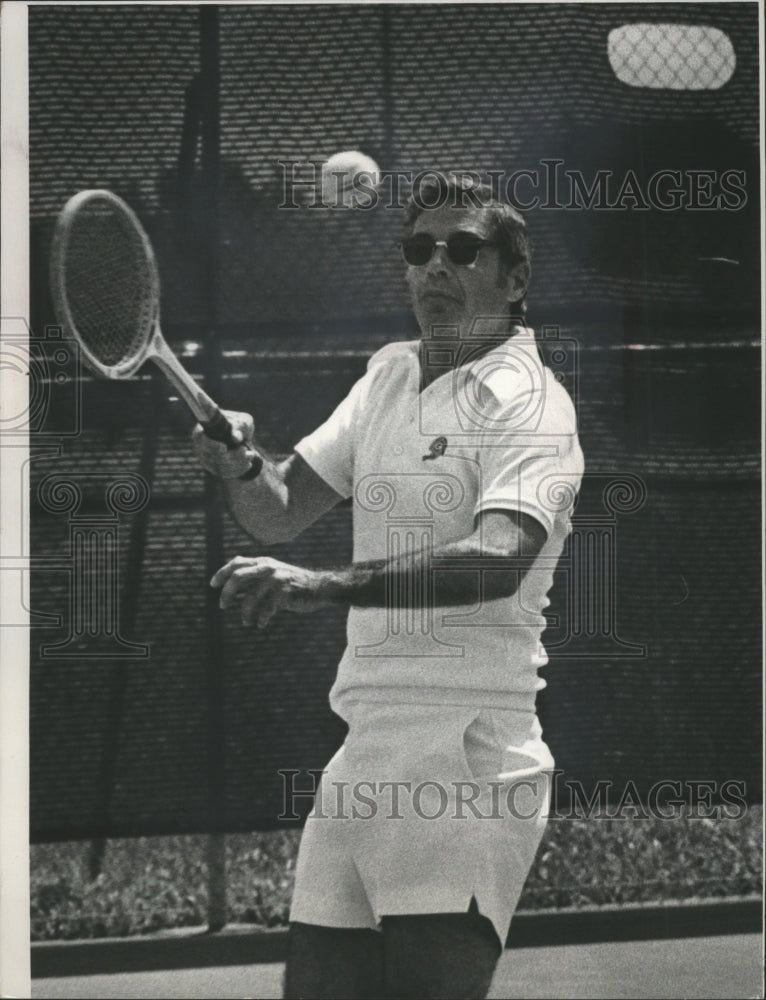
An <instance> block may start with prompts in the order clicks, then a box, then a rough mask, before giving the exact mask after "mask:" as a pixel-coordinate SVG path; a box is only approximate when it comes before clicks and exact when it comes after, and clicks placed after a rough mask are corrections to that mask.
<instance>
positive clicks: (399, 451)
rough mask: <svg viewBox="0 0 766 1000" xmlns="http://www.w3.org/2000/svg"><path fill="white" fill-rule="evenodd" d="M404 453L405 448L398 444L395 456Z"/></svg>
mask: <svg viewBox="0 0 766 1000" xmlns="http://www.w3.org/2000/svg"><path fill="white" fill-rule="evenodd" d="M403 451H404V448H402V446H401V445H400V444H398V445H397V446H396V447H395V448H394V454H395V455H401V453H402V452H403Z"/></svg>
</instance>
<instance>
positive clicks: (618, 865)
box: [30, 807, 763, 940]
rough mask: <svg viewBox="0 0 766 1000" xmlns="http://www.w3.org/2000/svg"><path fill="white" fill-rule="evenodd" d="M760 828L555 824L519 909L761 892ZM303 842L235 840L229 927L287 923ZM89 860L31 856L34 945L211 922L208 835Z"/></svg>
mask: <svg viewBox="0 0 766 1000" xmlns="http://www.w3.org/2000/svg"><path fill="white" fill-rule="evenodd" d="M762 823H763V809H762V807H753V808H751V809H749V810H748V811H747V812H746V813H745V815H744V816H743V817H742V818H741V819H716V820H711V819H688V818H677V819H672V820H658V819H642V820H627V819H621V820H596V819H589V820H584V819H582V820H557V821H552V822H550V823H549V825H548V829H547V831H546V834H545V837H544V839H543V842H542V844H541V846H540V851H539V853H538V856H537V861H536V864H535V866H534V868H533V870H532V872H531V874H530V876H529V879H528V880H527V884H526V886H525V888H524V892H523V895H522V897H521V902H520V908H521V909H528V910H529V909H535V910H537V909H546V908H552V907H564V906H591V905H603V904H607V903H637V902H657V901H671V900H684V899H692V898H695V899H696V898H711V897H724V896H747V895H753V894H759V893H761V892H762V878H763V872H762V841H763V831H762ZM298 840H299V833H298V832H297V831H289V832H280V833H253V834H236V835H231V836H229V837H227V838H226V855H227V888H228V919H229V921H230V922H231V923H246V924H256V925H260V926H263V927H275V926H280V925H283V924H285V923H286V922H287V917H288V913H289V905H290V895H291V892H292V885H293V876H294V867H295V857H296V853H297V848H298ZM87 859H88V844H87V843H62V844H40V845H36V846H34V847H33V848H32V874H31V878H30V893H31V906H32V938H33V940H51V939H57V938H58V939H62V938H92V937H112V936H123V935H134V934H148V933H151V932H153V931H158V930H163V929H166V928H177V927H189V926H200V925H204V924H206V922H207V917H206V906H207V888H206V865H205V837H204V836H188V837H151V838H139V839H135V840H113V841H109V843H108V846H107V851H106V855H105V858H104V864H103V868H102V872H101V874H100V875H99V877H98V878H97V879H96V880H95V881H91V880H90V878H89V875H88V860H87Z"/></svg>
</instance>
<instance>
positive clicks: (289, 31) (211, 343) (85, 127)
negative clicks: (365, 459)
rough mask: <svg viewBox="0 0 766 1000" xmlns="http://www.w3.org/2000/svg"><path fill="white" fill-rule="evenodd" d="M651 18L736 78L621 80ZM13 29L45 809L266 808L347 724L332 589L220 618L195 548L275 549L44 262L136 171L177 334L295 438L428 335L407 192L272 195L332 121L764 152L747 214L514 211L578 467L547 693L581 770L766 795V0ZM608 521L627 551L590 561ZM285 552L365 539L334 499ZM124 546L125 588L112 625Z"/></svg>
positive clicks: (39, 806) (64, 816) (40, 825)
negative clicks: (85, 364)
mask: <svg viewBox="0 0 766 1000" xmlns="http://www.w3.org/2000/svg"><path fill="white" fill-rule="evenodd" d="M634 21H635V22H639V21H640V22H656V23H664V24H667V23H681V24H704V25H711V26H715V27H717V28H719V29H721V30H722V31H724V32H725V33H726V34H727V36H728V37H729V39H730V40H731V43H732V46H733V48H734V51H735V53H736V60H737V61H736V69H735V71H734V74H733V75H732V77H731V79H730V81H729V82H727V83H726V84H725V85H723V86H722V87H720V88H719V89H716V90H694V91H691V90H672V89H651V88H637V87H631V86H628V85H626V84H625V83H622V82H620V81H619V80H618V79H617V77H616V76H615V74H614V72H613V70H612V68H611V67H610V64H609V60H608V58H607V38H608V35H609V32H610V31H611V30H612V29H613V28H616V27H619V26H620V25H623V24H627V23H631V22H634ZM29 34H30V38H29V41H30V142H31V159H30V194H31V205H32V220H31V225H32V234H31V235H32V283H33V287H32V302H33V314H32V336H33V345H32V346H33V352H35V354H34V356H35V357H37V358H38V359H39V366H38V369H37V372H38V374H39V376H40V377H39V379H38V381H37V383H36V386H35V390H34V392H33V414H32V417H33V419H32V424H33V430H34V433H33V440H32V445H33V448H32V452H33V456H34V460H33V461H32V463H31V492H30V496H31V503H32V554H33V568H34V574H33V581H32V620H33V624H34V627H33V629H32V639H31V642H32V647H31V648H32V661H33V662H32V711H31V726H32V772H31V778H32V833H33V838H34V839H36V840H54V839H62V838H80V837H90V836H101V835H112V836H119V835H132V834H139V833H160V832H191V831H203V830H247V829H256V828H267V827H271V826H274V825H275V824H276V823H277V816H278V814H279V812H280V810H281V792H282V785H281V780H280V778H279V775H278V774H277V770H278V769H280V768H292V769H303V768H315V769H321V768H322V766H323V765H324V764H325V763H326V761H327V759H328V758H329V756H330V754H331V753H332V750H333V748H334V747H335V746H336V745H337V743H338V742H339V740H340V739H341V738H342V735H343V727H342V724H341V723H340V721H339V720H337V719H335V718H334V717H333V716H332V714H331V713H330V711H329V708H328V707H327V691H328V689H329V686H330V684H331V682H332V679H333V676H334V671H335V666H336V664H337V660H338V658H339V656H340V653H341V651H342V648H343V619H344V615H343V614H340V613H322V614H321V615H315V616H306V617H300V618H298V617H288V616H281V617H278V618H277V619H276V620H275V622H274V623H273V624H272V626H271V627H270V628H269V629H268V630H267V631H266V632H263V633H260V632H257V631H255V630H245V629H243V628H241V627H240V626H239V625H238V624H237V623H236V621H235V620H234V619H233V618H232V619H226V621H225V622H223V621H221V620H220V619H219V618H218V617H217V616H216V615H215V613H214V611H211V608H210V606H209V600H208V597H207V589H208V588H207V587H206V580H207V579H208V577H209V572H208V569H209V567H210V566H211V565H213V566H215V565H220V563H221V562H223V561H224V559H225V558H228V557H230V556H231V555H233V554H235V553H238V552H242V553H248V554H252V553H257V552H260V551H262V547H259V546H258V545H257V544H256V543H254V542H252V541H250V540H248V539H247V538H245V537H244V536H243V535H242V534H241V533H239V532H238V530H237V529H236V528H235V527H234V526H233V525H232V523H231V521H230V520H229V519H228V518H225V517H224V516H223V515H222V512H221V510H220V504H219V503H218V501H217V500H216V498H215V495H214V493H213V492H212V490H211V489H210V487H209V485H208V486H206V485H205V483H204V480H203V477H202V475H201V474H200V473H199V471H198V469H197V467H196V465H195V463H194V460H193V457H192V454H191V449H190V447H189V443H188V431H189V426H190V425H189V420H188V417H187V416H186V414H185V413H184V412H182V408H181V407H180V406H179V405H178V404H174V403H171V402H169V401H168V398H167V397H168V390H167V387H166V386H165V385H164V384H162V383H161V382H160V381H158V380H156V379H153V378H152V377H150V374H149V372H148V371H147V372H142V373H141V375H140V377H137V378H136V379H134V380H132V381H131V382H129V383H125V384H113V383H109V384H104V383H100V382H96V381H93V380H92V379H90V377H88V376H87V374H83V375H82V376H81V375H78V369H77V367H76V365H75V360H76V359H74V357H73V353H74V352H73V349H72V347H71V345H68V344H67V343H66V338H65V335H64V334H61V337H63V341H62V342H60V340H59V336H60V335H59V331H57V329H56V327H55V317H54V316H53V313H52V308H51V304H50V299H49V294H48V290H47V286H48V281H47V267H48V263H47V262H48V256H49V246H50V238H51V233H52V226H53V222H54V219H55V215H56V213H57V212H58V211H59V210H60V208H61V207H62V205H63V203H64V202H65V201H66V199H67V198H68V197H69V196H70V195H72V194H73V193H75V192H76V191H78V190H80V189H82V188H86V187H108V188H110V189H112V190H113V191H115V192H116V193H117V194H119V195H121V196H122V197H124V198H125V199H127V200H128V201H129V202H130V204H131V205H132V206H133V207H134V208H135V210H136V211H137V212H138V214H139V216H140V217H141V219H142V221H143V223H144V224H145V226H146V228H147V230H148V231H149V233H150V235H151V236H152V239H153V241H154V243H155V247H156V250H157V255H158V259H159V265H160V273H161V277H162V282H163V303H162V316H163V330H164V332H165V335H166V337H167V339H168V340H169V341H170V342H171V343H172V344H173V345H174V347H175V348H176V349H177V350H178V352H179V353H181V354H182V355H183V356H184V360H185V362H186V363H187V364H188V366H189V367H190V369H191V370H192V371H194V372H195V373H199V374H204V375H205V377H206V379H207V381H208V385H209V387H210V389H211V391H212V392H213V394H214V395H215V396H216V398H219V399H220V400H221V402H222V403H223V404H224V405H226V406H228V407H230V408H233V409H244V410H248V411H251V412H253V413H254V415H255V418H256V423H257V426H258V428H259V431H260V434H261V437H262V439H263V440H264V443H265V444H266V445H267V446H270V447H271V448H273V449H274V450H276V451H280V450H281V451H285V450H288V449H289V448H290V447H291V446H292V445H293V444H294V443H295V441H296V440H297V439H298V438H299V437H300V436H301V435H303V434H304V433H307V432H308V431H310V430H312V429H313V428H314V427H315V426H316V425H317V423H319V422H320V421H321V420H322V419H324V417H325V416H326V415H327V414H328V413H329V412H330V411H331V409H332V408H333V406H334V405H335V403H336V402H337V401H339V400H340V399H341V398H342V396H343V395H344V393H345V391H346V390H347V388H348V387H349V386H350V385H351V384H352V382H353V380H354V379H355V378H357V377H358V376H359V375H360V374H361V372H362V371H363V370H364V365H365V362H366V358H367V357H368V356H369V354H370V353H371V351H372V350H373V349H375V348H376V347H377V346H379V345H380V344H382V343H385V342H386V341H388V340H390V339H394V338H397V337H404V336H411V335H413V332H414V331H413V325H412V322H413V321H412V319H411V318H410V316H409V313H408V310H407V304H406V299H405V296H404V284H403V280H402V267H401V264H400V262H399V260H398V257H397V253H396V251H395V247H394V243H395V241H396V239H397V238H398V235H399V231H400V228H401V223H402V214H403V213H402V212H401V210H396V209H391V208H390V207H387V206H386V205H385V204H379V205H378V206H377V207H376V208H375V209H373V210H371V211H332V210H319V211H310V210H307V209H305V208H304V209H300V210H296V211H289V210H285V209H279V208H278V207H277V206H278V205H279V204H280V202H281V201H282V194H281V178H282V170H281V168H280V166H279V162H278V161H279V160H280V159H289V160H300V161H308V160H311V159H319V160H321V159H324V158H327V157H328V156H330V155H332V154H333V153H334V152H337V151H338V150H341V149H347V148H358V149H362V150H364V151H365V152H366V153H368V154H370V155H372V156H374V157H375V158H376V159H377V160H378V162H379V163H380V164H381V166H383V167H385V168H389V169H407V170H413V171H418V170H420V169H424V168H427V167H433V168H438V169H444V170H447V169H473V170H479V171H486V170H504V171H507V172H512V171H514V170H519V169H538V170H540V169H541V167H540V160H541V159H542V158H546V159H553V158H560V159H562V160H563V161H564V168H565V169H568V170H576V169H580V170H582V171H583V172H584V174H585V176H586V178H589V177H592V176H593V174H594V173H595V172H596V171H597V170H599V169H610V170H612V171H614V174H615V177H617V178H622V177H623V176H624V175H625V173H626V171H627V170H629V169H630V170H633V171H635V172H636V175H637V177H638V178H639V180H640V181H641V182H642V183H645V181H646V180H647V179H648V178H649V177H650V176H651V175H652V174H653V173H654V172H656V171H657V170H658V169H678V170H682V171H688V170H695V169H696V170H715V171H719V172H720V171H724V170H741V171H744V172H745V174H746V178H747V180H746V191H747V200H746V203H745V204H744V205H743V206H741V207H740V208H739V210H737V211H696V212H695V211H688V210H677V211H671V212H660V211H656V210H654V209H650V210H647V211H596V210H594V209H591V210H580V211H577V210H574V211H573V210H569V211H565V210H560V209H549V210H545V209H542V208H539V209H536V210H530V211H529V212H528V213H527V218H528V223H529V226H530V229H531V231H532V234H533V237H534V245H535V257H534V266H533V284H532V288H531V292H530V297H529V309H530V311H529V316H528V319H529V322H530V324H531V325H532V326H533V327H534V328H535V329H536V330H537V331H538V334H539V335H540V337H541V346H542V348H543V351H544V353H545V355H546V358H547V359H548V361H549V362H550V363H551V365H552V366H553V367H554V368H555V369H556V370H557V371H560V372H561V375H562V377H563V379H564V381H565V383H566V384H567V386H568V388H569V389H570V391H571V392H572V394H573V396H574V398H575V402H576V405H577V408H578V414H579V421H580V437H581V442H582V446H583V450H584V452H585V456H586V465H587V475H586V480H585V483H584V486H583V491H582V496H581V500H580V502H579V504H578V508H577V512H576V518H575V524H574V531H575V533H574V539H573V545H572V546H571V547H570V550H569V551H568V552H567V553H565V557H564V559H563V560H562V563H561V566H560V569H559V572H558V573H557V582H556V587H555V590H554V593H553V595H552V596H553V603H552V606H551V608H550V609H549V610H550V614H551V627H550V629H549V630H548V631H547V633H546V640H547V644H548V646H549V651H550V654H551V661H550V663H549V665H548V666H547V667H546V668H545V670H544V676H545V678H546V680H547V681H548V688H547V689H546V690H545V692H543V694H542V695H541V697H540V714H541V718H542V721H543V725H544V728H545V733H546V738H547V740H548V742H549V743H550V745H551V747H552V749H553V752H554V756H555V757H556V759H557V762H558V764H559V766H560V767H561V768H562V769H563V771H564V775H563V777H564V778H565V779H571V780H579V781H582V782H583V783H584V784H585V786H586V788H588V789H592V788H593V787H594V786H595V783H596V782H597V781H599V780H610V781H613V782H615V791H614V792H613V798H617V799H619V796H620V794H621V792H622V790H623V789H624V787H625V784H626V782H628V781H633V782H635V783H636V786H637V787H638V788H639V789H640V791H641V792H642V794H646V792H647V791H648V789H649V788H650V787H651V785H652V784H653V783H654V782H656V781H659V780H662V779H681V780H706V781H712V782H719V783H720V782H723V781H728V780H735V781H741V782H744V783H745V786H746V798H747V799H748V801H750V802H754V801H760V798H761V795H762V780H761V769H760V746H761V716H760V705H761V662H762V661H761V620H762V595H761V573H760V568H761V501H760V419H759V417H760V383H761V373H760V347H759V340H760V320H759V301H760V298H759V296H760V292H759V282H760V259H759V245H760V244H759V235H758V232H759V230H758V226H759V184H758V178H759V160H758V147H757V141H758V19H757V6H756V5H755V4H737V3H726V4H701V5H694V4H677V5H675V4H670V5H664V4H663V5H661V6H660V5H657V6H655V5H651V4H649V5H647V4H641V5H561V6H559V5H534V4H530V5H524V4H521V5H489V6H487V5H481V6H472V5H469V4H463V5H460V6H456V5H455V6H452V5H424V6H415V5H413V6H397V5H389V6H378V5H363V6H357V7H345V6H329V7H307V8H296V7H289V8H288V7H279V6H277V7H271V6H269V7H243V8H237V7H222V8H220V9H216V8H214V7H208V8H205V9H203V10H202V11H200V10H199V9H197V8H194V7H158V6H153V7H149V6H146V7H144V6H138V7H129V8H109V7H103V6H102V7H90V8H87V7H86V8H82V7H80V8H76V7H71V6H64V5H62V6H61V7H59V8H54V7H45V8H34V7H33V8H31V9H30V12H29ZM700 258H726V260H723V261H721V260H718V261H715V262H710V261H704V260H700ZM558 347H561V348H562V350H561V352H559V351H558V350H557V348H558ZM62 349H63V350H64V352H65V353H66V352H68V355H69V356H68V357H65V356H64V354H61V353H60V351H61V350H62ZM57 374H62V375H64V376H65V380H64V381H62V382H59V381H57V380H56V376H57ZM51 449H53V450H51ZM138 476H140V477H141V479H138V478H136V477H138ZM142 481H144V482H145V483H146V487H147V488H146V490H145V495H144V492H142V489H143V487H142V486H141V482H142ZM120 482H124V484H125V487H124V489H123V490H122V492H120V487H119V483H120ZM620 482H624V483H625V484H626V485H625V487H624V492H621V487H619V485H616V484H619V483H620ZM610 484H611V486H612V487H613V488H612V490H611V491H610V490H609V487H610ZM110 485H111V486H112V487H113V488H115V487H116V489H117V493H118V494H119V496H118V498H117V500H115V494H114V493H110V494H108V495H107V489H108V487H110ZM132 490H135V492H134V493H131V491H132ZM615 490H616V492H615ZM73 491H75V492H78V494H79V499H77V498H75V496H74V492H73ZM589 533H590V535H589ZM589 537H592V538H593V539H594V541H593V544H594V545H595V546H597V547H598V546H602V545H607V544H609V545H611V549H610V551H611V553H612V557H611V558H612V561H611V562H610V563H606V562H603V561H602V562H601V563H600V564H599V568H597V569H595V570H591V569H590V568H589V567H590V563H588V562H587V560H585V559H584V558H583V557H582V556H581V555H578V553H580V551H581V550H580V549H577V548H576V546H582V545H586V547H587V539H588V538H589ZM598 551H599V552H601V551H602V549H601V548H599V549H598ZM96 552H97V553H99V555H98V556H91V553H96ZM270 552H271V553H272V554H274V555H275V556H277V557H278V558H286V559H289V560H294V561H297V562H305V563H307V564H310V565H323V564H327V563H337V562H339V561H341V560H343V559H347V558H349V557H350V510H349V509H348V508H347V507H344V506H341V507H340V508H338V509H336V510H335V511H333V512H332V513H331V514H330V515H328V516H327V517H326V518H325V519H323V521H322V522H320V523H319V524H317V525H315V526H314V527H312V528H311V529H309V531H307V532H306V533H305V534H304V535H303V536H301V537H300V538H299V539H297V540H296V541H295V542H294V543H292V544H291V545H289V546H278V547H275V548H273V549H271V550H270ZM110 573H111V574H112V579H113V580H119V587H118V588H117V590H116V591H115V600H116V601H117V604H116V606H117V607H118V612H117V614H116V617H115V616H113V618H112V619H99V621H100V622H101V624H100V625H99V626H98V627H97V628H93V629H92V634H91V633H90V632H89V626H90V625H92V624H93V622H94V621H95V613H93V614H91V613H90V612H89V611H88V607H89V606H86V602H87V601H90V600H91V599H92V600H93V602H99V601H100V602H101V604H102V606H106V605H107V604H108V603H109V601H108V598H107V597H106V596H105V593H104V592H102V589H101V590H100V589H99V588H101V586H102V585H101V581H103V580H105V579H108V578H109V574H110ZM73 580H74V581H75V584H73V583H72V581H73ZM72 595H76V596H75V598H73V597H72ZM78 602H79V603H78ZM104 602H105V603H104ZM578 602H579V603H578ZM94 606H95V605H94ZM110 606H111V605H110ZM605 607H608V608H610V609H611V616H603V615H602V617H601V618H599V617H598V614H599V613H600V611H601V609H603V608H605ZM589 609H590V610H589ZM589 614H590V616H591V617H590V618H589V617H588V616H589ZM554 616H557V617H554ZM607 617H608V618H609V621H607ZM130 642H132V643H135V644H138V645H136V646H129V645H126V643H130ZM306 781H308V777H306Z"/></svg>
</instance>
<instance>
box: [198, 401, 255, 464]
mask: <svg viewBox="0 0 766 1000" xmlns="http://www.w3.org/2000/svg"><path fill="white" fill-rule="evenodd" d="M202 429H203V431H204V432H205V434H207V436H208V437H209V438H212V440H213V441H220V442H221V444H225V445H226V447H227V448H228V449H229V451H234V449H235V448H241V447H242V442H241V441H238V440H237V439H236V438H235V437H234V429H233V427H232V426H231V424H230V423H229V421H228V420H227V419H226V417H225V416H224V415H223V413H221V411H220V410H219V411H218V413H216V415H215V416H214V417H213V419H212V420H207V421H205V423H203V425H202ZM262 468H263V459H262V458H261V456H260V455H254V456H253V462H252V465H251V466H250V468H249V469H248V470H247V472H243V473H242V475H241V476H240V477H239V478H240V479H255V477H256V476H257V475H258V473H259V472H260V471H261V469H262Z"/></svg>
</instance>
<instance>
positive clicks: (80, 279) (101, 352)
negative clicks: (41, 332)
mask: <svg viewBox="0 0 766 1000" xmlns="http://www.w3.org/2000/svg"><path fill="white" fill-rule="evenodd" d="M64 286H65V289H66V298H67V305H68V308H69V312H70V315H71V318H72V322H73V324H74V326H75V328H76V329H77V331H78V334H79V336H80V339H81V341H82V343H83V345H84V346H85V347H86V348H87V349H88V350H89V351H90V353H91V354H92V355H93V357H94V358H95V360H96V361H97V362H98V363H99V364H101V365H103V366H105V367H111V366H115V365H119V364H121V363H123V362H125V361H127V360H129V359H131V358H133V357H135V356H136V355H137V354H138V353H139V352H141V351H142V350H143V348H144V346H145V344H146V343H147V342H148V340H149V338H150V337H151V335H152V332H153V329H154V322H155V317H156V312H157V282H156V276H155V271H154V267H153V263H152V261H151V259H150V257H149V255H148V251H147V249H146V246H145V244H144V240H143V238H142V236H141V234H140V233H139V232H137V231H136V228H135V226H134V225H133V223H132V220H131V219H130V218H129V217H127V216H126V215H124V214H123V213H122V212H121V211H120V210H119V208H117V207H116V206H114V205H112V204H111V203H98V202H96V203H95V204H88V205H86V206H84V207H83V209H82V210H81V211H80V212H79V213H78V215H77V217H76V218H75V219H74V221H73V224H72V227H71V229H70V234H69V239H68V243H67V249H66V257H65V260H64Z"/></svg>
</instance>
